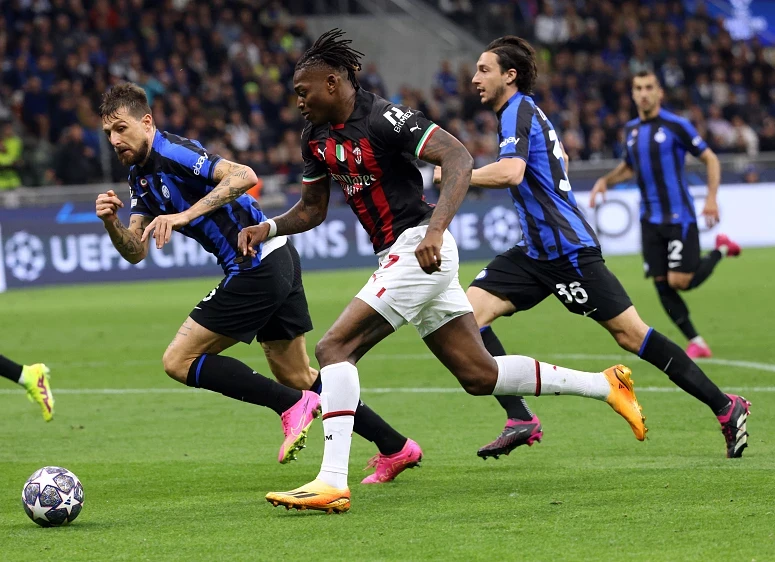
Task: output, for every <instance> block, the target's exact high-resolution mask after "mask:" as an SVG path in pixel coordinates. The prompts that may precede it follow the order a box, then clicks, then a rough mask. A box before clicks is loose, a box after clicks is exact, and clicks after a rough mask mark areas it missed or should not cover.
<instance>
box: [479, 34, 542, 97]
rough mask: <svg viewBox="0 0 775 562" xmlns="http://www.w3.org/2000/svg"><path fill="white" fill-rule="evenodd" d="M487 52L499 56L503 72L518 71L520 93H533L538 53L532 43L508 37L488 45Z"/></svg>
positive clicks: (519, 38)
mask: <svg viewBox="0 0 775 562" xmlns="http://www.w3.org/2000/svg"><path fill="white" fill-rule="evenodd" d="M485 50H486V51H490V52H492V53H495V55H497V57H498V65H499V66H500V67H501V72H506V71H508V70H509V69H511V68H513V69H514V70H516V71H517V81H516V84H517V88H518V89H519V91H520V92H522V93H523V94H531V93H533V86H534V85H535V81H536V77H537V76H538V68H536V53H535V51H534V50H533V47H531V46H530V43H528V42H527V41H525V40H524V39H522V38H521V37H517V36H516V35H506V36H505V37H500V38H498V39H496V40H495V41H493V42H492V43H490V44H489V45H487V48H486V49H485Z"/></svg>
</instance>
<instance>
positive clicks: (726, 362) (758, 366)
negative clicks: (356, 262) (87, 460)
mask: <svg viewBox="0 0 775 562" xmlns="http://www.w3.org/2000/svg"><path fill="white" fill-rule="evenodd" d="M546 357H551V358H553V359H576V360H600V361H626V360H629V359H632V357H633V356H632V355H594V354H586V353H550V354H547V355H546ZM368 358H370V359H376V360H386V359H392V360H405V361H426V360H431V359H433V360H435V357H434V356H433V355H431V354H429V353H414V354H403V355H402V354H395V355H392V354H379V353H375V354H373V355H370V356H368ZM158 363H159V361H156V360H149V359H140V360H130V361H123V362H122V364H123V365H150V364H158ZM699 363H701V364H709V365H723V366H726V367H738V368H741V369H751V370H754V371H767V372H775V364H772V363H758V362H755V361H738V360H734V359H717V358H711V359H700V360H699ZM108 364H111V363H109V362H108V361H86V362H72V363H59V364H57V363H53V364H51V365H52V366H53V367H56V366H57V365H61V366H65V365H67V366H68V367H80V368H84V367H87V368H88V367H101V366H107V365H108ZM197 390H198V389H194V388H60V389H56V390H55V392H56V394H75V395H88V394H98V395H106V394H107V395H109V394H190V393H194V392H197ZM636 391H637V392H683V391H682V390H681V389H680V388H678V387H676V386H642V387H636ZM726 391H728V392H735V393H745V392H775V386H736V387H731V388H727V389H726ZM23 392H24V391H23V390H16V389H6V388H3V389H0V395H3V394H21V393H23ZM361 392H365V393H367V394H391V393H394V394H399V393H400V394H454V393H460V392H463V389H462V388H460V387H397V388H361Z"/></svg>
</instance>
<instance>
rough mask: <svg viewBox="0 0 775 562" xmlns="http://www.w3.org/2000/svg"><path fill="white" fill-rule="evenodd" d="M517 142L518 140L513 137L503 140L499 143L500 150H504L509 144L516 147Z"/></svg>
mask: <svg viewBox="0 0 775 562" xmlns="http://www.w3.org/2000/svg"><path fill="white" fill-rule="evenodd" d="M518 142H519V139H517V138H514V137H509V138H507V139H503V142H502V143H501V145H500V146H501V148H504V147H506V146H508V145H510V144H513V145H516V144H517V143H518Z"/></svg>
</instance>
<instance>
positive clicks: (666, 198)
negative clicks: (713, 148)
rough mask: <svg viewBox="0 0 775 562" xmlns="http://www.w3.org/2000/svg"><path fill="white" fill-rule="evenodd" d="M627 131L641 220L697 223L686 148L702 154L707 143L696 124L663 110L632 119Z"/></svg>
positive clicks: (630, 164)
mask: <svg viewBox="0 0 775 562" xmlns="http://www.w3.org/2000/svg"><path fill="white" fill-rule="evenodd" d="M625 133H626V138H627V151H626V153H625V155H624V161H625V162H626V163H627V165H628V166H629V167H630V168H632V169H633V170H634V171H635V174H636V176H637V178H638V187H640V193H641V219H643V220H646V221H648V222H650V223H653V224H689V223H693V222H697V216H696V214H695V212H694V199H693V198H692V195H691V193H689V184H688V182H687V181H686V174H685V172H684V159H685V157H686V152H687V151H688V152H690V153H691V154H693V155H694V156H699V155H700V154H702V152H703V151H705V149H706V148H708V145H707V144H706V143H705V141H704V140H703V139H702V137H701V136H700V135H699V134H697V130H696V129H695V128H694V126H693V125H692V124H691V123H690V122H689V121H688V120H687V119H684V118H683V117H679V116H678V115H675V114H674V113H670V112H669V111H665V110H664V109H663V110H661V111H660V112H659V113H658V114H657V116H656V117H655V118H653V119H649V120H647V121H642V120H641V119H633V120H632V121H630V122H629V123H627V125H625Z"/></svg>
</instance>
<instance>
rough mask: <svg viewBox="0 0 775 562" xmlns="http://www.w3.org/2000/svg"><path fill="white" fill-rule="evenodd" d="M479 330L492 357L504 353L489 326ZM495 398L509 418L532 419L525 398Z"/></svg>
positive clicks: (504, 350)
mask: <svg viewBox="0 0 775 562" xmlns="http://www.w3.org/2000/svg"><path fill="white" fill-rule="evenodd" d="M479 332H480V333H481V334H482V341H483V342H484V347H485V348H487V351H488V352H489V353H490V355H492V356H493V357H501V356H503V355H506V349H504V347H503V344H502V343H501V340H499V339H498V336H496V335H495V332H493V331H492V328H491V327H490V326H485V327H484V328H482V329H481V330H479ZM495 399H496V400H497V401H498V403H499V404H500V405H501V407H502V408H503V409H504V410H506V415H507V416H508V417H509V418H510V419H514V420H522V421H530V420H532V419H533V412H531V411H530V408H528V406H527V403H526V402H525V399H524V398H522V397H521V396H496V397H495Z"/></svg>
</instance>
